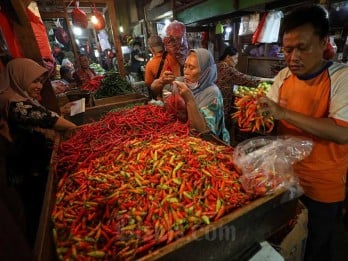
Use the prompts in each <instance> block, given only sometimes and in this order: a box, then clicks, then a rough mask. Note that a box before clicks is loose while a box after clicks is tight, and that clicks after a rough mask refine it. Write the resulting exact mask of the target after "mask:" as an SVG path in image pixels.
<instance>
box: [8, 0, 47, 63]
mask: <svg viewBox="0 0 348 261" xmlns="http://www.w3.org/2000/svg"><path fill="white" fill-rule="evenodd" d="M11 4H12V6H13V8H14V10H15V12H16V14H17V16H18V19H19V22H20V24H18V23H16V22H14V23H13V27H14V31H15V32H16V36H17V38H18V43H19V44H20V46H21V50H22V51H23V55H24V56H25V57H27V58H30V59H33V60H35V61H37V62H39V63H40V64H42V59H41V53H40V49H39V45H38V43H37V41H36V37H35V35H34V31H33V29H32V27H31V24H30V21H29V17H28V14H27V6H26V5H25V4H24V3H23V1H22V0H11Z"/></svg>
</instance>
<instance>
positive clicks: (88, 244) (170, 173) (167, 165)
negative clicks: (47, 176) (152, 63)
mask: <svg viewBox="0 0 348 261" xmlns="http://www.w3.org/2000/svg"><path fill="white" fill-rule="evenodd" d="M188 130H189V128H188V125H187V124H184V123H181V122H179V121H177V120H176V119H175V118H174V117H173V116H172V115H170V114H168V113H166V112H165V109H164V108H163V107H157V106H152V105H146V106H138V107H135V108H133V109H129V110H126V111H119V112H114V113H109V114H107V115H106V117H105V118H104V119H102V120H101V121H99V122H97V123H95V124H91V125H87V126H85V127H82V128H81V129H80V130H79V131H78V132H76V133H75V134H74V135H73V136H71V137H70V138H68V139H67V140H65V141H63V142H62V143H61V144H60V148H59V161H58V163H57V166H56V167H57V169H56V170H57V171H58V170H59V171H58V172H57V174H58V176H60V177H61V179H60V181H59V184H58V190H57V195H56V204H55V206H54V209H53V212H52V220H53V223H54V236H55V242H56V246H57V253H58V255H59V257H60V258H61V259H63V260H68V259H77V260H92V259H94V258H95V257H100V258H103V259H105V260H111V259H115V260H124V259H135V258H137V257H140V256H143V255H145V254H147V253H148V251H149V250H151V249H153V248H156V247H161V246H163V245H164V244H168V243H170V242H172V241H174V240H175V239H177V238H178V237H182V236H185V235H187V234H189V233H191V232H193V231H195V230H197V229H198V228H200V227H202V226H204V225H206V224H209V223H210V222H211V221H215V220H217V219H219V218H220V217H221V216H223V215H224V214H226V213H228V212H230V211H231V210H232V209H235V208H237V207H240V206H242V205H244V204H247V203H248V202H249V201H250V196H249V195H248V194H246V193H245V192H243V190H242V189H241V185H240V183H239V181H238V179H239V174H238V173H237V172H236V171H235V169H234V162H233V157H232V155H233V148H231V147H226V146H218V145H214V144H212V143H209V142H206V141H203V140H201V139H198V138H195V137H190V136H189V135H188Z"/></svg>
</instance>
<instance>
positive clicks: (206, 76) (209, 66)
mask: <svg viewBox="0 0 348 261" xmlns="http://www.w3.org/2000/svg"><path fill="white" fill-rule="evenodd" d="M191 52H194V53H196V54H197V58H198V64H199V67H200V69H201V77H200V78H199V79H198V88H196V89H194V90H192V92H193V94H194V95H195V94H197V93H199V92H201V91H203V90H204V89H206V88H207V87H209V86H212V85H214V82H215V81H216V78H217V69H216V64H215V61H214V58H213V55H212V54H211V53H210V51H208V50H207V49H204V48H197V49H191V50H190V53H191Z"/></svg>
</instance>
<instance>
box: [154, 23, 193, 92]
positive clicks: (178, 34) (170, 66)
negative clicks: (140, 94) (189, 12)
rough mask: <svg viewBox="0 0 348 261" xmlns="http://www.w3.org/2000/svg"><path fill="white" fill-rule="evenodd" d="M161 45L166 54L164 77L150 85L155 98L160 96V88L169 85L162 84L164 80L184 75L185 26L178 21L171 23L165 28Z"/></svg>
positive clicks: (185, 54)
mask: <svg viewBox="0 0 348 261" xmlns="http://www.w3.org/2000/svg"><path fill="white" fill-rule="evenodd" d="M163 43H164V47H165V51H166V52H167V56H166V64H165V65H164V66H163V67H164V68H163V72H162V73H161V76H164V77H160V78H158V79H156V80H154V81H153V82H152V84H151V90H152V91H153V92H154V95H155V96H161V95H162V92H161V90H162V86H163V85H164V84H169V83H170V81H168V82H163V81H164V80H165V79H171V78H172V76H174V77H178V76H183V75H184V63H185V59H186V57H187V54H188V50H189V49H188V42H187V36H186V27H185V25H184V24H183V23H181V22H179V21H173V22H171V23H170V24H169V25H168V26H167V28H166V35H165V37H164V39H163ZM158 90H159V92H157V91H158Z"/></svg>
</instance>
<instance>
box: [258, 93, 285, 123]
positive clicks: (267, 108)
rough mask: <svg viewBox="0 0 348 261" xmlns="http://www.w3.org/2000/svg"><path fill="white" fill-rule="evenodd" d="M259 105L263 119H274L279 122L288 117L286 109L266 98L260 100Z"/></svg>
mask: <svg viewBox="0 0 348 261" xmlns="http://www.w3.org/2000/svg"><path fill="white" fill-rule="evenodd" d="M257 103H258V104H259V105H260V106H259V109H258V112H259V114H260V115H262V116H263V117H268V118H269V117H272V116H273V117H274V118H275V119H277V120H282V119H284V118H285V116H286V109H284V108H283V107H281V106H280V105H278V104H277V103H276V102H274V101H272V100H271V99H269V98H268V97H266V96H262V97H261V98H259V99H258V101H257Z"/></svg>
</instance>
